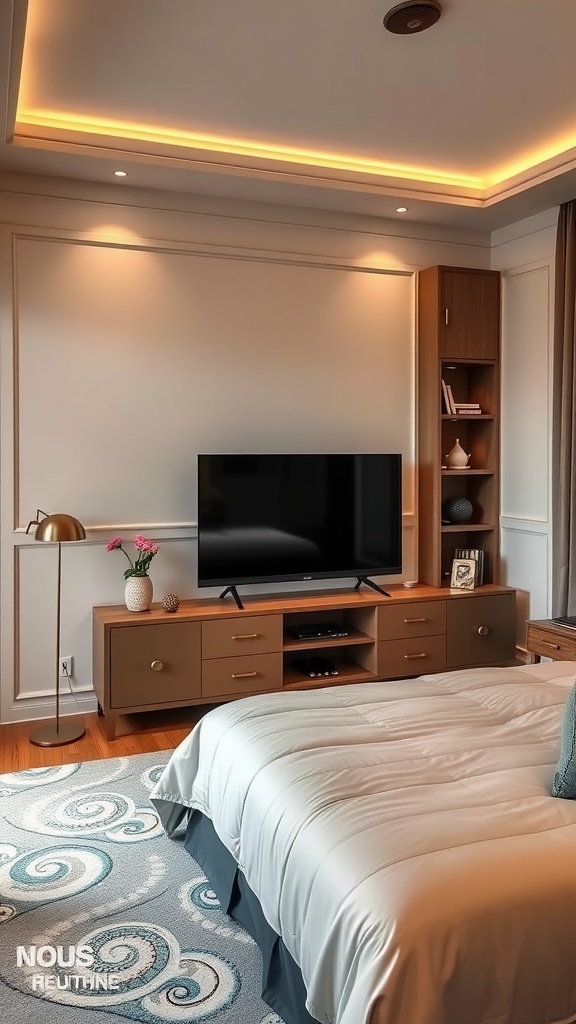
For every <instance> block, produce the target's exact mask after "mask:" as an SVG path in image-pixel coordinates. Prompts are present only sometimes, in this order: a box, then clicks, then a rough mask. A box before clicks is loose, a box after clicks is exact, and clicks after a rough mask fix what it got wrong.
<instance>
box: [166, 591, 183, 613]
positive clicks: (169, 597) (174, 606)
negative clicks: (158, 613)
mask: <svg viewBox="0 0 576 1024" xmlns="http://www.w3.org/2000/svg"><path fill="white" fill-rule="evenodd" d="M179 604H180V599H179V598H177V597H176V594H166V597H163V598H162V607H163V609H164V611H165V612H177V611H178V605H179Z"/></svg>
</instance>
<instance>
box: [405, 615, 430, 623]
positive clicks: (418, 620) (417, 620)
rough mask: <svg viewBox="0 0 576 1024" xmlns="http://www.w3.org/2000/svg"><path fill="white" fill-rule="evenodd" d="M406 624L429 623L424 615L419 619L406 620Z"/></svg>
mask: <svg viewBox="0 0 576 1024" xmlns="http://www.w3.org/2000/svg"><path fill="white" fill-rule="evenodd" d="M404 622H405V623H406V624H408V623H410V622H428V619H427V618H426V616H425V615H422V616H421V617H420V618H419V619H404Z"/></svg>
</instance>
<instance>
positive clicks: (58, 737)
mask: <svg viewBox="0 0 576 1024" xmlns="http://www.w3.org/2000/svg"><path fill="white" fill-rule="evenodd" d="M85 732H86V729H85V728H84V726H83V725H79V724H78V722H62V721H60V722H59V723H58V728H56V722H49V723H48V725H41V726H40V728H39V729H34V731H33V732H31V733H30V735H29V737H28V739H29V740H30V743H35V744H36V746H37V747H61V746H63V745H64V744H65V743H74V740H79V739H80V737H81V736H83V735H84V733H85Z"/></svg>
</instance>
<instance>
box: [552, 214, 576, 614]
mask: <svg viewBox="0 0 576 1024" xmlns="http://www.w3.org/2000/svg"><path fill="white" fill-rule="evenodd" d="M575 313H576V200H574V199H573V200H571V201H570V202H569V203H564V204H563V205H562V206H561V207H560V213H559V216H558V228H557V234H556V275H555V291H554V379H553V425H552V471H553V477H552V480H553V484H552V486H553V499H552V593H553V598H552V614H553V615H576V468H575V466H574V459H575V457H576V334H575V328H576V315H575Z"/></svg>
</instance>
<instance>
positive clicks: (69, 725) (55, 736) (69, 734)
mask: <svg viewBox="0 0 576 1024" xmlns="http://www.w3.org/2000/svg"><path fill="white" fill-rule="evenodd" d="M61 581H62V544H61V543H60V541H58V591H57V597H56V721H55V722H49V723H48V725H41V726H40V727H39V728H38V729H34V730H33V732H31V733H30V736H29V737H28V738H29V740H30V743H35V744H36V746H37V747H60V746H63V745H64V744H65V743H74V740H79V739H80V737H81V736H83V735H84V733H85V732H86V730H85V728H84V726H83V725H79V724H78V723H76V722H63V723H62V724H61V723H60V592H61Z"/></svg>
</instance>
